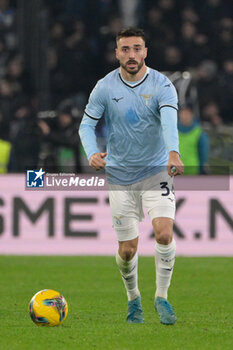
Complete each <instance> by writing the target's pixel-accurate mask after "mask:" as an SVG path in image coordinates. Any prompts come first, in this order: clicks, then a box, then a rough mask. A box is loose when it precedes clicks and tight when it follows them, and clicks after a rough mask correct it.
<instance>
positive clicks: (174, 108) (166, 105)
mask: <svg viewBox="0 0 233 350" xmlns="http://www.w3.org/2000/svg"><path fill="white" fill-rule="evenodd" d="M163 107H172V108H174V109H175V110H176V111H178V108H176V107H175V106H172V105H162V106H161V107H159V111H160V109H161V108H163Z"/></svg>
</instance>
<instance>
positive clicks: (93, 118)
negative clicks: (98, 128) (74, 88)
mask: <svg viewBox="0 0 233 350" xmlns="http://www.w3.org/2000/svg"><path fill="white" fill-rule="evenodd" d="M84 113H85V114H86V115H87V116H88V117H89V118H91V119H94V120H99V118H94V117H92V116H91V115H90V114H88V113H87V112H85V111H84Z"/></svg>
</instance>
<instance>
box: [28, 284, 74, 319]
mask: <svg viewBox="0 0 233 350" xmlns="http://www.w3.org/2000/svg"><path fill="white" fill-rule="evenodd" d="M67 313H68V304H67V302H66V300H65V298H64V297H63V296H62V295H61V294H60V293H59V292H56V291H55V290H52V289H44V290H41V291H39V292H38V293H36V294H35V295H34V296H33V297H32V299H31V301H30V303H29V314H30V316H31V319H32V321H33V322H34V323H35V324H36V325H37V326H59V325H60V324H61V323H62V322H63V321H64V320H65V319H66V316H67Z"/></svg>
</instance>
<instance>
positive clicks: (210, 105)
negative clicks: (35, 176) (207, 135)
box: [0, 0, 233, 172]
mask: <svg viewBox="0 0 233 350" xmlns="http://www.w3.org/2000/svg"><path fill="white" fill-rule="evenodd" d="M17 4H18V2H17V1H11V0H0V164H2V167H1V165H0V172H5V170H4V169H7V170H8V171H14V172H22V171H25V170H26V169H29V168H30V167H35V166H38V164H41V165H42V166H44V165H46V166H47V168H49V170H53V171H54V170H57V169H60V170H62V169H63V168H64V164H68V165H69V166H70V167H71V168H70V169H73V170H74V171H81V166H82V164H81V161H80V153H81V151H80V149H81V147H80V144H79V140H78V137H76V132H77V127H78V125H79V123H80V120H81V117H82V113H83V109H84V106H85V104H86V102H87V99H88V95H89V93H90V91H91V90H92V89H93V87H94V85H95V83H96V81H97V80H98V79H100V78H102V77H103V76H104V75H105V74H107V73H108V72H109V71H111V70H113V69H115V68H116V67H117V66H118V63H117V61H116V58H115V52H114V49H115V46H116V44H115V36H116V33H117V32H118V31H119V30H120V29H121V28H122V27H128V26H140V27H142V28H144V29H145V32H146V36H147V46H148V49H149V51H148V58H147V61H146V62H147V65H148V66H150V67H152V68H154V69H158V70H159V71H166V72H174V71H189V72H190V73H191V74H192V77H193V82H194V84H195V85H196V87H197V92H198V102H199V107H200V113H199V115H198V116H197V117H198V118H199V120H200V122H202V121H207V122H209V123H210V124H211V125H213V126H214V127H218V126H219V125H223V124H233V112H232V111H233V45H232V44H233V19H232V17H231V14H232V13H233V2H232V0H205V1H203V0H118V1H116V0H60V1H56V0H47V1H44V6H46V7H47V8H48V11H49V33H48V40H49V50H48V69H49V84H50V93H51V101H50V108H49V109H50V110H51V111H54V112H53V113H52V112H44V113H42V112H43V111H38V108H37V106H38V101H37V96H36V94H35V93H34V87H33V86H31V80H30V74H29V71H28V67H26V66H25V64H24V60H23V57H22V56H20V54H19V49H18V46H17V45H18V44H17V43H18V41H17ZM99 132H100V134H101V128H100V131H99ZM2 159H3V160H2ZM63 170H64V169H63Z"/></svg>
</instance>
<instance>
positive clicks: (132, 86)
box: [118, 73, 149, 89]
mask: <svg viewBox="0 0 233 350" xmlns="http://www.w3.org/2000/svg"><path fill="white" fill-rule="evenodd" d="M118 75H119V77H120V79H121V81H122V83H124V84H125V85H126V86H128V87H130V88H131V89H134V88H136V87H137V86H139V85H141V84H142V83H144V81H145V80H146V78H147V77H148V75H149V74H148V73H147V75H146V76H145V78H144V79H143V80H142V81H140V83H138V84H136V85H130V84H127V83H126V82H125V81H124V80H123V79H122V77H121V75H120V73H118Z"/></svg>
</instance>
